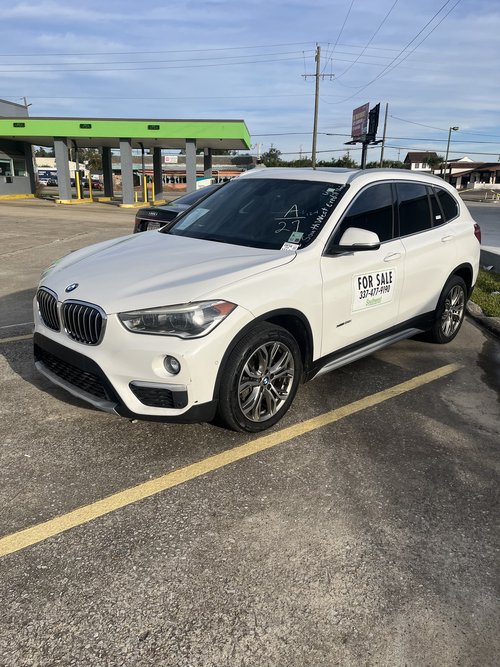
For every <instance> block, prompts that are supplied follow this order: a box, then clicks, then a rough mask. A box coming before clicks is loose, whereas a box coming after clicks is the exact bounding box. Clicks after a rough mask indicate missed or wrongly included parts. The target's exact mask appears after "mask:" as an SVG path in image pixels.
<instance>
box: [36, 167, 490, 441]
mask: <svg viewBox="0 0 500 667" xmlns="http://www.w3.org/2000/svg"><path fill="white" fill-rule="evenodd" d="M479 241H480V231H479V227H478V226H477V225H476V224H475V223H474V220H473V219H472V218H471V216H470V213H469V211H468V210H467V207H466V206H465V205H464V204H463V203H462V202H461V200H460V198H459V197H458V195H457V193H456V191H455V190H454V189H453V188H452V187H451V186H450V185H448V184H447V183H445V182H444V181H442V180H441V179H439V178H437V177H434V176H427V175H423V174H416V173H414V172H409V171H405V170H401V171H400V170H390V169H386V170H384V169H380V170H379V169H374V170H366V171H360V170H350V169H316V170H312V169H279V168H278V169H266V170H265V171H261V170H259V171H257V170H255V171H249V172H248V173H245V174H244V175H242V176H240V177H239V178H238V179H236V180H234V181H231V182H230V183H228V184H227V185H225V186H224V187H222V188H221V189H219V190H216V191H215V192H212V193H211V194H209V195H208V197H207V198H205V199H204V200H202V201H201V202H199V203H198V204H197V205H195V206H193V207H191V208H189V209H188V210H187V211H186V212H184V213H183V214H181V215H180V216H179V217H178V218H177V219H176V220H175V221H174V222H173V224H171V225H166V226H164V227H163V228H162V229H161V230H159V231H157V232H152V233H150V234H136V235H129V236H126V237H122V238H119V239H113V240H109V241H105V242H103V243H99V244H97V245H93V246H90V247H88V248H83V249H81V250H78V251H76V252H74V253H72V254H70V255H68V256H67V257H66V258H64V259H62V260H60V261H58V262H56V263H54V264H53V265H52V266H51V267H49V269H48V270H47V271H46V272H45V275H44V276H43V278H42V280H41V282H40V285H39V287H38V290H37V294H36V298H35V302H34V319H35V334H34V352H35V361H36V367H37V368H38V370H39V371H40V372H41V373H43V374H44V375H45V376H46V377H48V378H49V379H50V380H52V381H53V382H54V383H56V384H58V385H60V386H62V387H64V388H66V389H67V390H68V391H69V392H70V393H72V394H74V395H76V396H79V397H80V398H82V399H84V400H86V401H88V402H89V403H92V404H93V405H94V406H97V407H98V408H101V409H103V410H107V411H109V412H114V413H117V414H119V415H122V416H125V417H128V418H135V417H139V418H144V419H159V420H164V421H210V420H212V419H213V418H214V417H215V416H217V417H218V420H219V421H220V422H222V423H223V424H225V425H226V426H227V427H229V428H232V429H235V430H241V431H248V432H257V431H261V430H264V429H266V428H268V427H270V426H272V425H273V424H276V423H277V422H278V421H279V420H280V419H281V418H282V417H283V415H284V414H285V412H286V411H287V410H288V409H289V407H290V405H291V403H292V401H293V398H294V396H295V393H296V391H297V389H298V386H299V384H300V383H301V382H305V381H307V380H311V379H312V378H314V377H316V376H318V375H320V374H322V373H325V372H328V371H332V370H334V369H337V368H339V367H340V366H342V365H344V364H347V363H349V362H351V361H354V360H357V359H359V358H361V357H363V356H365V355H367V354H371V353H372V352H374V351H375V350H377V349H380V348H382V347H385V346H387V345H389V344H391V343H394V342H396V341H399V340H402V339H404V338H409V337H412V336H414V335H415V334H417V333H420V332H423V331H427V332H428V336H429V338H430V339H431V340H432V341H434V342H435V343H448V342H449V341H451V340H453V338H454V337H455V336H456V335H457V333H458V331H459V329H460V326H461V324H462V320H463V317H464V311H465V304H466V301H467V298H468V297H469V295H470V293H471V291H472V289H473V286H474V284H475V281H476V277H477V273H478V265H479V249H480V245H479Z"/></svg>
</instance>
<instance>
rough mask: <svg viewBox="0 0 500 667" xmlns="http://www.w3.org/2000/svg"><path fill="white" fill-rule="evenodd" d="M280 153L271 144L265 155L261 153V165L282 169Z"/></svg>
mask: <svg viewBox="0 0 500 667" xmlns="http://www.w3.org/2000/svg"><path fill="white" fill-rule="evenodd" d="M280 156H281V151H279V150H278V149H277V148H275V147H274V146H273V144H271V147H270V148H269V150H268V151H266V152H265V153H262V155H261V156H260V159H261V161H262V164H265V165H266V167H282V166H283V162H282V161H281V157H280Z"/></svg>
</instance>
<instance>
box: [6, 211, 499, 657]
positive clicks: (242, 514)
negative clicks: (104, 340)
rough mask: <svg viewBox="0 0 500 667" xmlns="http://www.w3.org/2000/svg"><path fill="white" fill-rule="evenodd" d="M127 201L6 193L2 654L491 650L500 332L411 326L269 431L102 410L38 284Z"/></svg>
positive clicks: (129, 215) (117, 230) (123, 227)
mask: <svg viewBox="0 0 500 667" xmlns="http://www.w3.org/2000/svg"><path fill="white" fill-rule="evenodd" d="M133 217H134V213H133V211H129V210H120V209H116V208H115V207H111V206H105V205H97V204H96V205H86V206H82V207H80V208H77V207H68V208H59V207H56V206H55V205H53V204H50V203H48V202H33V203H30V204H29V205H24V204H21V203H19V202H14V203H8V204H6V203H1V204H0V238H1V249H0V255H1V257H2V262H1V264H0V281H1V282H0V352H1V353H2V356H1V358H0V369H1V370H0V393H1V397H2V400H1V402H0V416H1V420H0V444H1V447H0V470H1V471H2V472H1V473H0V474H1V480H2V484H1V485H0V523H1V527H0V535H3V536H4V537H3V539H2V538H0V572H1V575H0V601H1V609H2V614H1V615H0V665H2V667H3V666H5V667H11V666H16V667H17V666H21V667H24V666H26V667H28V666H30V667H32V666H34V665H36V666H44V667H45V666H46V667H49V666H50V667H52V665H78V666H80V665H93V666H94V665H96V666H103V667H104V666H106V667H114V666H115V665H116V666H119V665H120V666H122V665H123V666H126V667H143V666H144V667H146V666H148V667H149V666H155V667H156V666H166V667H188V666H191V667H264V666H265V667H285V666H286V667H323V666H324V667H331V666H333V665H339V666H342V667H344V666H348V667H350V666H353V667H354V666H355V667H358V666H360V665H363V666H371V665H381V666H391V667H392V666H393V665H394V666H395V667H396V666H398V667H399V666H402V665H408V667H410V666H412V667H413V666H416V667H420V666H423V665H425V666H427V665H431V666H433V665H436V666H439V667H441V666H444V667H446V666H450V667H451V666H455V665H461V666H462V667H469V666H471V667H472V666H476V665H477V666H479V665H480V666H481V667H482V666H490V665H491V666H493V665H497V664H498V656H499V655H500V637H499V633H498V629H499V621H500V615H499V608H498V593H499V591H498V547H499V541H498V488H499V487H498V481H499V474H498V473H499V467H500V466H499V463H500V457H499V452H498V434H499V432H500V411H499V403H500V344H499V342H498V341H497V340H496V339H495V338H493V337H491V336H490V335H489V334H488V333H487V332H484V331H483V330H482V329H481V328H479V327H477V326H476V325H475V323H473V322H472V321H470V320H467V321H466V322H465V324H464V326H463V328H462V330H461V332H460V334H459V335H458V337H457V338H456V339H455V340H454V341H453V342H452V343H451V344H449V345H446V346H439V345H431V344H428V343H426V342H424V341H423V340H419V339H413V340H408V341H403V342H401V343H398V344H397V345H394V346H392V347H391V348H387V349H385V350H382V351H379V352H377V353H376V354H374V355H371V356H370V357H366V358H365V359H362V360H360V361H358V362H356V363H354V364H351V365H350V366H346V367H344V368H342V369H339V370H338V371H336V372H334V373H331V374H328V375H325V376H323V377H321V378H318V379H317V380H315V381H313V382H311V383H309V384H307V385H304V386H303V387H301V388H300V390H299V393H298V395H297V399H296V402H295V404H294V406H293V409H292V410H291V411H290V412H289V413H288V414H287V415H286V417H285V419H284V420H283V422H282V423H280V424H279V425H278V426H277V427H275V428H274V429H272V431H271V432H270V434H269V435H264V436H257V437H255V436H250V435H248V434H241V433H232V432H229V431H225V430H223V429H221V428H218V427H217V426H214V425H210V424H193V425H168V424H158V423H151V422H136V423H131V422H129V421H128V420H124V419H119V418H118V417H113V416H111V415H109V414H105V413H101V412H98V411H96V410H94V409H92V408H90V407H89V406H87V405H86V404H83V403H81V402H80V401H78V400H76V399H73V398H72V397H71V396H68V395H67V394H66V393H65V392H64V391H62V390H60V389H58V388H57V387H54V386H52V385H50V384H49V383H48V382H47V381H46V380H45V379H44V378H43V377H41V376H39V375H37V374H36V372H35V370H34V368H33V363H32V358H31V324H30V322H31V298H32V296H33V293H34V289H35V285H36V283H37V281H38V276H39V274H40V271H41V269H42V268H43V267H44V266H46V265H48V264H49V263H50V262H51V261H53V260H54V259H56V258H58V257H60V256H61V255H63V254H65V253H67V252H69V251H70V250H72V249H76V248H78V247H81V246H83V245H87V244H88V243H91V242H94V241H98V240H103V239H105V238H110V237H112V236H117V235H120V234H124V233H127V232H128V231H131V229H132V227H133ZM27 535H28V538H27V537H26V536H27ZM23 540H27V541H23ZM30 540H31V541H30Z"/></svg>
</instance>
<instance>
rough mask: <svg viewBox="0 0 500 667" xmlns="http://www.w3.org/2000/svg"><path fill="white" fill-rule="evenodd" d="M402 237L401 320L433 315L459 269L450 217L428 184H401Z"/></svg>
mask: <svg viewBox="0 0 500 667" xmlns="http://www.w3.org/2000/svg"><path fill="white" fill-rule="evenodd" d="M396 191H397V209H398V220H399V233H400V237H401V240H402V243H403V245H404V248H405V254H406V261H405V280H404V285H403V293H402V297H401V304H400V318H401V320H402V321H407V320H410V319H412V318H414V317H417V316H419V315H423V314H426V313H431V312H432V311H434V309H435V308H436V304H437V301H438V299H439V295H440V294H441V290H442V289H443V287H444V284H445V282H446V280H447V279H448V276H449V275H450V272H451V271H452V270H453V269H454V267H455V265H456V243H455V234H454V232H453V226H452V225H450V224H445V221H446V219H447V218H449V214H446V213H445V212H444V211H443V208H442V206H441V204H440V202H439V201H438V199H437V198H436V195H435V193H434V191H433V189H432V188H431V187H429V186H428V185H426V184H425V183H416V182H415V183H413V182H398V183H397V184H396Z"/></svg>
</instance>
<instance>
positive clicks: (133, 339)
mask: <svg viewBox="0 0 500 667" xmlns="http://www.w3.org/2000/svg"><path fill="white" fill-rule="evenodd" d="M34 319H35V335H34V346H35V347H34V354H35V364H36V368H37V369H38V371H39V372H40V373H42V374H43V375H45V376H46V377H47V378H48V379H49V380H50V381H51V382H53V383H55V384H57V385H59V386H61V387H63V388H64V389H66V390H67V391H69V392H70V393H71V394H73V395H74V396H77V397H78V398H80V399H82V400H84V401H86V402H88V403H90V404H92V405H93V406H94V407H96V408H99V409H100V410H105V411H107V412H112V413H115V414H119V415H122V416H124V417H128V418H139V419H152V420H155V421H172V422H179V423H181V422H200V421H210V420H211V419H213V417H214V414H215V410H216V407H217V401H216V389H215V388H216V386H217V378H218V375H219V373H220V369H221V365H222V360H223V358H224V354H225V353H226V351H227V348H228V346H230V345H231V341H232V340H233V339H234V338H235V337H236V335H237V334H238V332H239V331H240V330H241V329H242V328H243V327H244V326H245V325H246V324H248V323H249V322H251V321H252V320H253V316H252V315H251V313H249V312H248V311H247V310H245V309H244V308H241V307H239V308H237V309H236V310H235V311H234V312H233V313H232V314H231V315H230V316H229V317H228V318H226V320H224V321H223V322H221V324H220V325H219V326H218V327H216V329H215V330H214V331H212V332H210V334H208V335H207V336H204V337H201V338H197V339H180V338H176V337H172V336H155V335H148V334H135V333H131V332H130V331H127V330H126V329H125V328H124V327H123V326H122V324H121V323H120V322H119V319H118V317H117V316H116V315H109V316H108V319H107V322H106V331H105V334H104V338H103V339H102V341H101V342H100V343H99V344H97V345H85V344H83V343H79V342H77V341H75V340H72V338H71V337H70V336H68V335H67V334H66V332H65V331H64V328H62V329H61V330H60V331H54V330H52V329H49V328H48V327H47V326H46V325H45V324H44V322H43V321H42V319H41V317H40V313H39V312H38V308H37V306H36V303H35V308H34ZM167 355H170V356H173V357H175V358H176V359H177V360H178V361H179V362H180V364H181V371H180V372H179V373H178V374H177V375H172V374H170V373H168V372H167V370H166V369H165V366H164V359H165V356H167Z"/></svg>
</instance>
